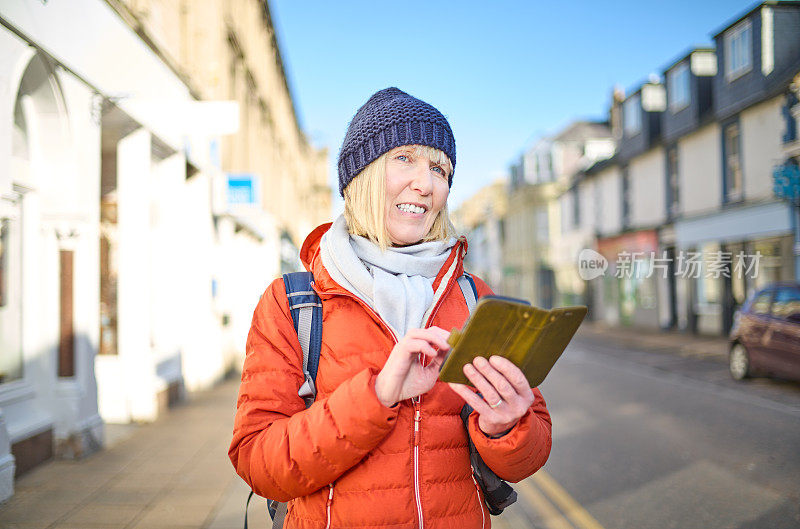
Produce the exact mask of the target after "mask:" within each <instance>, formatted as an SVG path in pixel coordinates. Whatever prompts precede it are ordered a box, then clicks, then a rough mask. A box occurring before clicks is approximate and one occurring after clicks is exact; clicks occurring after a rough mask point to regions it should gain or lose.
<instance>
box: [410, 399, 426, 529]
mask: <svg viewBox="0 0 800 529" xmlns="http://www.w3.org/2000/svg"><path fill="white" fill-rule="evenodd" d="M421 400H422V397H415V398H413V399H411V401H412V402H413V403H414V501H415V502H416V504H417V518H418V519H419V529H423V527H424V524H423V520H422V500H421V498H420V491H419V489H420V486H419V423H420V420H421V417H420V401H421Z"/></svg>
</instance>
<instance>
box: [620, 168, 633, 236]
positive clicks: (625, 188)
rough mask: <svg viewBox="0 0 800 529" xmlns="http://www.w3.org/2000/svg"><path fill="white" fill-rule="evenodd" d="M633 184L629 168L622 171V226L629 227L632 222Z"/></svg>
mask: <svg viewBox="0 0 800 529" xmlns="http://www.w3.org/2000/svg"><path fill="white" fill-rule="evenodd" d="M630 188H631V183H630V177H629V176H628V168H627V167H626V168H625V169H623V170H622V226H623V227H627V226H628V225H629V224H630V222H631V189H630Z"/></svg>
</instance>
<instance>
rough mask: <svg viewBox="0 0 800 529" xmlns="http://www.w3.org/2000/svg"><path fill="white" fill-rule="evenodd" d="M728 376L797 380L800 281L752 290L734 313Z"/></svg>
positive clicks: (799, 363)
mask: <svg viewBox="0 0 800 529" xmlns="http://www.w3.org/2000/svg"><path fill="white" fill-rule="evenodd" d="M730 339H731V348H730V355H729V367H730V371H731V376H732V377H733V378H735V379H736V380H741V379H743V378H747V377H749V376H756V375H775V376H778V377H782V378H791V379H794V380H800V283H793V282H792V283H775V284H771V285H768V286H767V287H764V288H762V289H761V290H759V291H757V292H755V294H753V295H752V296H751V297H750V299H748V300H747V301H746V302H745V304H744V305H743V306H742V308H741V310H739V311H737V313H736V315H735V316H734V324H733V329H731V334H730Z"/></svg>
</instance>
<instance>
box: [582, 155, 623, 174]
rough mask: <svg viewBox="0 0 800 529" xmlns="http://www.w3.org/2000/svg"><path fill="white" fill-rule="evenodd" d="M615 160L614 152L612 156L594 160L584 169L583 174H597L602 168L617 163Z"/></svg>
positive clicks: (616, 159)
mask: <svg viewBox="0 0 800 529" xmlns="http://www.w3.org/2000/svg"><path fill="white" fill-rule="evenodd" d="M617 161H618V158H617V155H616V154H614V156H612V157H611V158H603V159H602V160H598V161H596V162H595V163H593V164H592V165H590V166H589V167H587V168H586V169H584V170H583V173H584V174H585V175H593V174H597V173H599V172H600V171H602V170H603V169H607V168H608V167H611V166H612V165H617Z"/></svg>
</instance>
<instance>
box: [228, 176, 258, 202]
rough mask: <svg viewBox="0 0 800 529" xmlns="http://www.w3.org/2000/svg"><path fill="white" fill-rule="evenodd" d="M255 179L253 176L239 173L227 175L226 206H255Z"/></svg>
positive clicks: (256, 200)
mask: <svg viewBox="0 0 800 529" xmlns="http://www.w3.org/2000/svg"><path fill="white" fill-rule="evenodd" d="M256 179H257V177H256V176H255V175H253V174H247V173H240V174H229V175H228V204H231V205H235V204H236V205H238V204H247V205H255V204H256V203H257V202H258V197H257V196H256Z"/></svg>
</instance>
